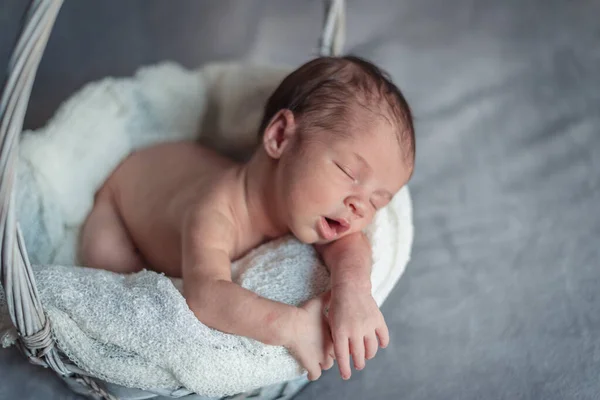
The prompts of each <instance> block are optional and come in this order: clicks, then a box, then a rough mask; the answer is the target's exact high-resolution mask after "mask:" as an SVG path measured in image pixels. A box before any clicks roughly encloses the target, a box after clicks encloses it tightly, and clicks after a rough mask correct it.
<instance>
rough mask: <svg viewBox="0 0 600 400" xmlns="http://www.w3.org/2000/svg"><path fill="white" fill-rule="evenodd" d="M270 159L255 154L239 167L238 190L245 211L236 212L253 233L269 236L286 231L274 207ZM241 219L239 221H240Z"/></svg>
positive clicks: (278, 212)
mask: <svg viewBox="0 0 600 400" xmlns="http://www.w3.org/2000/svg"><path fill="white" fill-rule="evenodd" d="M270 162H272V161H271V160H269V159H267V158H266V157H262V155H261V154H255V155H254V156H253V157H252V158H251V159H250V161H248V162H247V163H245V164H244V165H242V166H241V167H240V174H239V177H240V179H239V180H238V182H239V184H240V185H241V188H240V189H241V190H242V191H243V193H244V203H245V210H246V211H245V213H244V214H246V215H243V216H239V217H240V219H243V221H244V222H245V224H244V225H246V226H247V229H248V230H249V231H251V232H252V233H253V234H260V235H262V236H263V237H264V239H273V238H276V237H279V236H282V235H284V234H286V233H288V232H289V229H288V227H287V225H286V224H285V222H284V221H283V218H282V217H281V212H280V211H279V210H278V207H277V201H276V196H275V190H274V189H275V188H274V186H273V182H275V177H274V174H273V171H274V169H273V168H272V165H270ZM240 222H241V221H240Z"/></svg>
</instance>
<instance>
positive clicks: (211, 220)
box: [183, 180, 237, 249]
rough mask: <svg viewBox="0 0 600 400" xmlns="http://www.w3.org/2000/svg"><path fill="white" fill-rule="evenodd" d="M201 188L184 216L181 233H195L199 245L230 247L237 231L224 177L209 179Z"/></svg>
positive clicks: (193, 234) (228, 190) (228, 188)
mask: <svg viewBox="0 0 600 400" xmlns="http://www.w3.org/2000/svg"><path fill="white" fill-rule="evenodd" d="M204 189H207V190H205V191H204V192H203V194H201V195H199V196H198V197H197V198H196V200H195V201H194V202H193V203H192V204H190V206H189V208H188V212H187V213H186V215H185V216H184V226H183V229H184V234H187V235H192V236H194V237H195V241H196V242H198V243H202V245H206V246H209V247H219V248H227V249H229V248H230V247H231V246H232V245H233V243H235V240H236V232H237V227H236V220H235V218H234V215H233V212H232V201H231V200H232V197H231V189H230V187H229V186H228V185H227V182H226V181H225V180H217V181H215V182H212V184H211V185H210V187H208V188H204Z"/></svg>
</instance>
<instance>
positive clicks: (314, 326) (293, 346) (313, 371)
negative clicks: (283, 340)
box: [286, 293, 333, 381]
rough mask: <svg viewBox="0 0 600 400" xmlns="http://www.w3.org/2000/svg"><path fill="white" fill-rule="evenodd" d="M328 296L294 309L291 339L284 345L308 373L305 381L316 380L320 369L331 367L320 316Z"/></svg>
mask: <svg viewBox="0 0 600 400" xmlns="http://www.w3.org/2000/svg"><path fill="white" fill-rule="evenodd" d="M328 298H329V293H326V294H324V295H321V296H320V297H317V298H315V299H312V300H309V301H307V302H306V303H305V304H304V305H302V306H301V307H299V308H298V315H297V317H296V318H295V321H294V324H293V329H292V334H291V340H290V341H289V343H288V344H287V345H286V347H287V348H288V350H289V351H290V352H291V353H292V355H293V356H294V357H295V358H296V360H298V362H299V363H300V365H302V366H303V367H304V368H305V369H306V370H307V371H308V379H309V380H311V381H314V380H317V379H319V377H320V376H321V370H328V369H329V368H331V367H332V366H333V340H332V339H331V332H330V331H329V324H328V323H327V320H326V319H325V316H324V315H323V307H324V304H325V300H327V299H328Z"/></svg>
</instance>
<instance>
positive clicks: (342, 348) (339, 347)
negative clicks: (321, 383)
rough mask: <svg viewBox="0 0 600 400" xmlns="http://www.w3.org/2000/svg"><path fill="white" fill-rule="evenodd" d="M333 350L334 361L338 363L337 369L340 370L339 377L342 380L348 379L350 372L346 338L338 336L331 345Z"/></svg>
mask: <svg viewBox="0 0 600 400" xmlns="http://www.w3.org/2000/svg"><path fill="white" fill-rule="evenodd" d="M333 346H334V349H335V359H336V360H337V363H338V368H339V369H340V375H341V376H342V379H349V378H350V375H351V372H350V354H349V350H348V338H347V337H345V336H340V337H339V338H337V339H336V340H334V343H333Z"/></svg>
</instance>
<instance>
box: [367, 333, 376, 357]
mask: <svg viewBox="0 0 600 400" xmlns="http://www.w3.org/2000/svg"><path fill="white" fill-rule="evenodd" d="M378 347H379V346H378V343H377V336H376V335H375V333H372V334H370V335H368V336H365V358H366V359H367V360H370V359H372V358H373V357H375V354H377V348H378Z"/></svg>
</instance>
